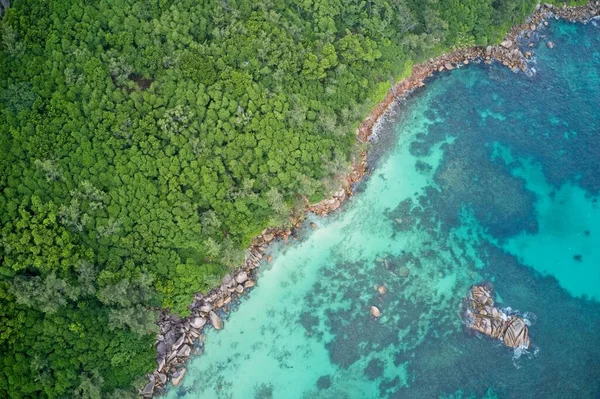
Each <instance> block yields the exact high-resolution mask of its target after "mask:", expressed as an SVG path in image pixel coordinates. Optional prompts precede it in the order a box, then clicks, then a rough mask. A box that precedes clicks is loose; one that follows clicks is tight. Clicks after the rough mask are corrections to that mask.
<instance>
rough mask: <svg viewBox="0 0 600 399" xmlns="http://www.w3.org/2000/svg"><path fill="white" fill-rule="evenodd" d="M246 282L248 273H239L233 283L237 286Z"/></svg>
mask: <svg viewBox="0 0 600 399" xmlns="http://www.w3.org/2000/svg"><path fill="white" fill-rule="evenodd" d="M246 280H248V273H246V272H239V273H238V275H237V276H235V281H236V282H237V283H238V284H243V283H244V282H245V281H246Z"/></svg>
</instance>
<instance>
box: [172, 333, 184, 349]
mask: <svg viewBox="0 0 600 399" xmlns="http://www.w3.org/2000/svg"><path fill="white" fill-rule="evenodd" d="M184 341H185V334H181V335H180V336H179V338H178V339H177V341H175V343H174V344H173V347H172V349H171V350H173V351H176V350H177V349H179V347H180V346H181V345H183V343H184Z"/></svg>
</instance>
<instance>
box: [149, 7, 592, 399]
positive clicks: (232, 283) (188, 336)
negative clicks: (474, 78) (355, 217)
mask: <svg viewBox="0 0 600 399" xmlns="http://www.w3.org/2000/svg"><path fill="white" fill-rule="evenodd" d="M599 15H600V1H591V2H589V3H588V4H587V5H584V6H578V7H566V6H563V7H556V6H551V5H548V4H544V5H539V4H538V6H537V7H536V10H535V11H534V12H533V13H532V14H531V15H530V16H529V17H528V18H527V20H526V21H525V22H524V23H522V24H520V25H516V26H514V27H513V28H512V29H511V30H510V31H509V32H508V33H507V34H506V35H505V37H504V40H503V41H502V43H501V44H499V45H495V46H487V47H469V48H464V49H457V50H454V51H452V52H450V53H447V54H442V55H440V56H439V57H437V58H431V59H429V60H427V61H425V62H423V63H421V64H418V65H415V66H414V67H413V69H412V72H411V74H410V76H408V77H407V78H405V79H404V80H402V81H401V82H398V83H397V84H396V85H394V86H393V87H392V88H391V89H390V90H389V91H388V93H387V95H386V96H385V98H384V99H383V100H382V101H381V102H379V104H378V105H377V106H375V108H373V110H372V111H371V112H370V113H369V115H368V116H367V117H366V118H365V119H364V120H363V121H362V122H361V124H360V126H359V128H358V129H357V131H356V137H357V140H358V142H359V143H367V142H369V140H370V139H371V137H372V136H373V132H374V129H375V127H376V125H377V122H378V121H380V119H381V117H383V116H384V115H385V114H386V112H387V111H388V109H389V108H390V107H391V106H393V105H394V104H396V103H399V102H400V101H401V100H403V99H405V98H406V97H407V96H408V95H410V93H412V92H413V91H414V90H415V89H417V88H420V87H423V86H425V80H426V79H427V78H429V77H431V76H432V75H434V74H435V73H438V72H443V71H449V70H453V69H456V68H458V67H460V66H462V65H467V64H469V63H470V62H473V61H478V62H480V61H483V62H485V63H491V62H492V61H497V62H499V63H502V64H503V65H505V66H507V67H509V68H511V69H512V70H513V71H515V72H518V71H523V72H525V71H527V60H528V58H529V57H531V52H529V51H525V53H523V52H522V51H521V49H520V48H519V43H518V41H519V38H520V37H522V36H527V37H530V36H531V35H532V33H533V32H534V31H536V30H537V29H538V28H539V27H540V26H541V25H547V24H548V23H547V20H549V19H551V18H555V19H564V20H567V21H570V22H584V23H585V22H587V21H589V20H590V19H592V18H594V17H597V16H599ZM540 43H542V42H540ZM546 44H547V45H548V47H550V48H552V47H551V46H553V43H552V42H547V43H546ZM367 153H368V150H363V151H361V153H360V154H359V155H358V156H357V157H356V159H354V160H353V162H352V164H351V167H350V169H349V172H348V174H347V175H346V176H345V178H344V180H343V184H342V188H341V189H340V190H338V191H337V192H336V193H334V194H333V195H332V197H331V198H328V199H325V200H323V201H321V202H319V203H317V204H313V205H310V204H308V202H307V204H306V207H305V209H304V211H303V212H302V213H301V214H299V215H295V216H294V217H293V219H292V226H293V227H291V228H284V229H282V228H268V229H266V230H264V231H263V232H262V233H261V234H260V235H259V236H258V237H256V238H255V239H254V240H253V241H252V244H251V246H250V247H249V248H248V249H247V251H246V260H245V262H244V264H243V265H241V266H240V267H238V268H236V269H235V270H234V271H233V272H232V273H230V274H228V275H226V276H225V277H224V278H223V280H222V283H221V285H219V286H218V287H216V288H214V289H213V290H211V291H210V292H209V293H208V294H206V295H202V294H196V295H195V297H194V300H193V302H192V304H191V305H190V309H191V315H190V316H189V317H187V318H183V319H181V318H179V317H178V316H176V315H169V314H168V312H167V311H166V310H163V312H162V313H161V315H160V318H159V321H158V324H159V327H160V332H159V334H158V336H157V339H156V342H155V345H156V351H157V365H158V367H157V368H156V369H155V370H154V371H153V372H152V373H150V374H148V378H149V382H148V383H147V384H146V386H145V387H144V388H143V390H141V391H140V394H141V395H142V396H143V397H146V398H150V397H152V396H153V395H155V394H160V393H161V392H164V391H165V388H166V387H167V384H168V383H169V381H171V382H172V383H173V385H174V386H177V385H179V383H180V382H181V380H182V379H183V377H184V375H185V373H186V369H185V367H184V364H185V362H186V361H187V359H188V358H189V357H190V356H191V355H192V354H201V353H202V351H203V346H204V335H203V330H204V328H206V326H208V325H211V326H212V327H213V328H216V329H218V330H220V329H222V328H223V327H224V325H223V321H222V320H221V317H220V316H219V314H223V313H227V314H229V313H230V312H231V309H230V307H231V304H232V303H236V302H237V301H238V300H239V298H240V297H241V296H242V295H244V293H246V292H248V291H249V290H251V289H252V287H254V285H255V284H256V279H257V278H258V273H257V271H256V269H257V268H258V267H259V266H260V264H261V263H263V262H264V261H265V260H266V261H267V262H270V261H271V259H272V258H271V256H270V255H269V254H268V246H269V244H270V243H271V242H272V241H274V240H275V239H282V240H283V241H284V242H287V241H288V239H289V238H290V237H291V236H293V235H294V233H295V230H296V229H297V228H299V227H300V225H301V223H303V222H304V221H305V219H306V216H307V215H308V213H309V212H310V213H314V214H316V215H318V216H321V217H323V216H327V215H328V214H329V213H331V212H333V211H335V210H336V209H338V208H339V207H340V206H341V204H342V203H343V202H344V201H345V200H346V199H348V198H349V197H351V196H352V194H353V186H354V184H356V183H358V182H359V181H360V180H362V178H363V177H365V176H366V175H367V172H368V165H367ZM310 226H311V227H312V228H313V229H315V228H317V225H316V224H314V223H311V224H310Z"/></svg>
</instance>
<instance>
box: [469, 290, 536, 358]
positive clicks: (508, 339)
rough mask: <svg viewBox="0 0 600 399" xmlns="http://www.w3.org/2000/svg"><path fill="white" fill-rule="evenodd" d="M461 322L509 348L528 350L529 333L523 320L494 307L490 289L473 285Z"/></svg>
mask: <svg viewBox="0 0 600 399" xmlns="http://www.w3.org/2000/svg"><path fill="white" fill-rule="evenodd" d="M463 321H464V322H465V324H466V325H467V327H469V328H471V329H473V330H476V331H479V332H481V333H483V334H485V335H487V336H489V337H492V338H495V339H499V340H501V341H502V342H503V343H504V345H506V346H508V347H511V348H525V349H527V348H529V344H530V341H529V331H528V328H527V324H526V323H525V320H523V319H522V318H521V317H518V316H514V315H508V314H506V313H504V312H503V311H502V310H500V309H498V308H496V307H494V300H493V299H492V290H491V288H488V287H486V286H485V285H474V286H473V287H471V290H470V291H469V296H468V297H467V299H466V300H465V306H464V312H463Z"/></svg>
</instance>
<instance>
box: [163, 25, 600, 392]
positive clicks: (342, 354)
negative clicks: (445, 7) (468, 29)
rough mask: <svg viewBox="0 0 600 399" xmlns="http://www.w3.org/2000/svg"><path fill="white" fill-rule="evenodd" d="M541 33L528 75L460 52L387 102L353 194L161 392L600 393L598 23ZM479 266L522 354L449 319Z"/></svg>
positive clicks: (290, 249)
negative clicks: (452, 66)
mask: <svg viewBox="0 0 600 399" xmlns="http://www.w3.org/2000/svg"><path fill="white" fill-rule="evenodd" d="M540 34H541V35H542V37H538V38H537V40H538V42H537V45H536V47H535V48H534V50H535V59H534V61H532V63H531V67H532V68H534V69H535V73H534V74H532V75H531V76H529V75H528V74H524V73H513V72H511V71H510V70H508V69H506V68H504V67H502V66H499V65H496V64H493V65H486V64H477V65H473V64H471V65H469V66H468V67H464V68H460V69H458V70H454V71H452V72H447V73H444V74H441V75H438V76H436V77H435V78H434V79H432V80H431V81H430V82H428V85H427V87H425V88H424V89H421V90H419V91H418V92H416V93H414V94H413V95H412V96H411V97H410V98H409V99H408V100H407V101H406V102H405V103H404V104H402V105H401V106H400V107H397V109H395V110H394V111H393V112H391V113H390V115H389V116H388V118H387V120H386V121H385V122H383V123H382V125H381V126H380V127H379V129H378V134H379V135H378V140H377V141H376V143H375V144H374V148H373V151H372V154H374V158H373V159H374V160H373V162H374V163H373V171H372V174H371V176H369V178H368V179H367V180H366V181H365V182H364V183H362V184H361V186H360V187H359V192H358V193H357V194H356V196H355V197H354V198H353V199H352V200H350V201H348V202H347V203H346V204H344V206H343V209H342V210H341V211H339V212H337V213H336V214H335V215H332V216H330V217H328V218H327V219H318V218H314V219H313V220H315V221H316V222H317V223H318V224H319V228H318V229H317V230H315V231H310V230H306V231H304V233H303V234H304V237H302V239H301V240H299V242H297V243H293V244H288V245H281V246H279V247H275V248H274V249H273V254H274V257H275V261H274V262H273V263H272V264H270V265H268V266H267V265H265V266H264V267H263V270H262V271H261V273H262V276H261V279H260V280H259V284H258V285H257V287H256V289H255V290H254V291H253V292H252V293H251V294H250V295H249V296H247V297H244V298H243V299H242V302H241V303H240V304H239V309H238V310H237V311H236V312H233V313H232V314H230V315H226V314H223V316H224V317H226V318H227V320H226V322H225V329H224V330H223V331H220V332H216V331H209V333H208V334H207V342H206V353H204V354H203V355H202V356H199V357H197V358H195V359H194V360H193V361H192V362H191V364H189V365H188V374H187V375H186V378H185V380H184V383H183V386H181V387H177V388H173V389H171V391H170V397H176V396H181V397H186V398H196V397H198V398H255V397H256V398H270V397H272V398H364V397H381V398H438V397H452V398H472V397H473V398H483V397H488V398H493V397H499V398H561V399H562V398H600V345H598V339H599V338H600V208H599V205H598V198H599V195H600V194H599V192H600V72H599V71H600V27H598V26H596V24H595V23H590V24H587V25H583V24H570V23H565V22H553V23H551V25H550V27H549V28H548V29H546V30H542V32H541V33H540ZM546 35H547V36H548V37H544V36H546ZM548 38H551V39H552V41H553V42H555V44H556V46H555V48H554V49H549V48H548V47H547V46H546V45H545V41H546V40H548ZM524 45H527V43H524ZM378 258H379V259H378ZM382 259H386V260H387V261H388V262H387V266H386V262H381V260H382ZM403 268H408V269H409V271H410V274H409V276H408V277H403ZM482 281H487V282H492V283H493V285H494V288H495V291H496V293H497V295H498V296H497V297H496V299H497V300H498V302H499V304H500V305H501V306H503V307H508V306H510V307H511V308H512V309H513V310H515V309H518V310H519V311H520V313H521V314H524V315H525V316H526V317H527V318H528V319H529V320H531V321H532V325H531V327H530V337H531V341H532V343H533V348H532V349H531V350H530V351H529V353H524V354H522V356H521V357H520V358H517V356H516V354H515V353H514V351H512V350H511V349H508V348H506V347H504V346H502V344H501V343H500V342H496V341H493V340H491V339H488V338H487V337H482V336H480V335H477V334H474V333H472V332H470V331H467V330H466V329H465V328H464V326H463V325H462V324H461V320H460V316H459V313H460V304H461V300H462V298H463V297H464V296H465V295H466V294H467V291H468V288H469V286H470V285H471V284H475V283H479V282H482ZM379 284H384V285H385V286H386V287H387V289H388V293H387V294H385V295H379V294H378V293H377V291H376V290H375V287H376V286H377V285H379ZM371 305H376V306H378V307H379V308H380V309H381V311H382V317H380V318H379V319H374V318H373V317H371V316H370V315H369V307H370V306H371ZM525 312H527V313H525Z"/></svg>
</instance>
